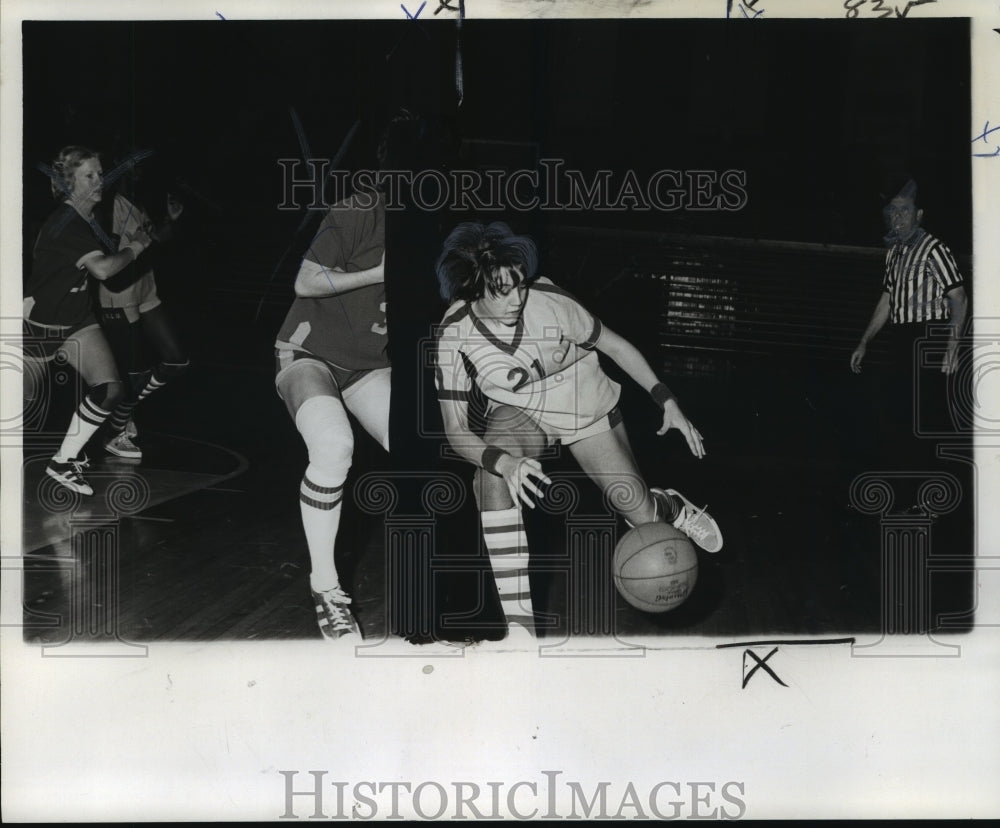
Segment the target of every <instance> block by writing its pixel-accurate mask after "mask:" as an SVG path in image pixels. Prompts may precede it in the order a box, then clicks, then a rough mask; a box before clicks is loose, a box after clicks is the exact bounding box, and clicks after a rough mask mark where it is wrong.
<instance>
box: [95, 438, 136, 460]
mask: <svg viewBox="0 0 1000 828" xmlns="http://www.w3.org/2000/svg"><path fill="white" fill-rule="evenodd" d="M104 449H105V450H106V451H107V452H108V453H109V454H114V455H115V456H117V457H127V458H129V459H130V460H142V449H141V448H139V447H138V446H137V445H136V444H135V443H133V442H132V440H131V439H130V438H129V436H128V434H126V433H125V432H124V431H123V432H122V433H121V434H119V435H118V436H117V437H112V438H111V439H110V440H108V441H107V442H106V443H105V444H104Z"/></svg>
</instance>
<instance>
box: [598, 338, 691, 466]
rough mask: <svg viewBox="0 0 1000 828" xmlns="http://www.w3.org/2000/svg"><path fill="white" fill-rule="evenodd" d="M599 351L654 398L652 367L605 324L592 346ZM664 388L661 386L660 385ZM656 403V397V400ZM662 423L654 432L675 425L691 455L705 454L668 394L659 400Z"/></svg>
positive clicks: (685, 418) (687, 421) (654, 383)
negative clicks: (594, 344)
mask: <svg viewBox="0 0 1000 828" xmlns="http://www.w3.org/2000/svg"><path fill="white" fill-rule="evenodd" d="M595 347H596V348H597V350H599V351H600V352H601V353H602V354H605V355H607V356H608V357H610V358H611V359H613V360H614V361H615V362H616V363H617V364H618V365H619V366H620V367H621V368H622V370H623V371H625V373H626V374H628V375H629V376H630V377H631V378H632V379H633V380H635V382H636V383H638V384H639V385H640V386H642V387H643V388H644V389H645V390H646V392H647V393H649V394H650V395H652V396H653V398H654V399H657V397H658V392H657V391H654V389H656V388H657V386H659V385H661V383H660V379H659V377H657V376H656V374H655V373H654V371H653V369H652V368H650V367H649V363H648V362H647V361H646V358H645V357H644V356H643V355H642V354H641V353H640V351H639V349H638V348H636V347H635V345H633V344H632V343H631V342H629V341H628V340H627V339H625V338H624V337H622V336H619V335H618V334H616V333H615V332H614V331H612V330H611V329H610V328H608V327H607V326H603V327H602V329H601V335H600V338H599V339H598V340H597V344H596V346H595ZM664 387H665V386H664ZM657 401H658V402H660V400H657ZM661 404H662V406H663V424H662V425H661V426H660V429H659V430H658V431H657V432H656V433H657V434H660V435H662V434H666V433H667V432H668V431H669V430H670V429H671V428H676V429H677V430H678V431H680V433H681V434H682V435H684V439H685V440H686V441H687V444H688V448H689V449H691V453H692V454H693V455H694V456H695V457H699V458H700V457H704V456H705V446H704V443H703V442H702V437H701V433H700V432H699V431H698V429H696V428H695V427H694V424H693V423H692V422H691V421H690V420H688V418H687V417H685V416H684V412H683V411H681V407H680V405H679V404H678V402H677V399H676V398H675V397H674V396H673V395H672V394H671V395H670V396H669V397H668V398H667V399H665V400H662V402H661Z"/></svg>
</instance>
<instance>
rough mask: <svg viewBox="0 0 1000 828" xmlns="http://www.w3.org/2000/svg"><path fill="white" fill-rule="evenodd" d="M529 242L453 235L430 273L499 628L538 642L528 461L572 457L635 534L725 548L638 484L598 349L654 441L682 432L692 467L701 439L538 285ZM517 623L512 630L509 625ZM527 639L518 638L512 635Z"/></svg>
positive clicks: (674, 505) (660, 390) (635, 354)
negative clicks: (637, 397) (645, 398)
mask: <svg viewBox="0 0 1000 828" xmlns="http://www.w3.org/2000/svg"><path fill="white" fill-rule="evenodd" d="M537 264H538V253H537V250H536V247H535V243H534V242H533V241H532V240H531V239H530V238H528V237H526V236H515V235H513V234H512V233H511V231H510V229H509V228H508V227H507V225H505V224H503V223H501V222H496V223H493V224H490V225H489V226H485V225H483V224H478V223H465V224H460V225H458V226H457V227H456V228H455V229H454V230H453V231H452V233H451V234H450V235H449V236H448V238H447V239H446V241H445V244H444V251H443V252H442V254H441V256H440V258H439V259H438V262H437V275H438V280H439V283H440V287H441V294H442V296H443V297H444V298H445V300H446V301H449V302H453V304H452V305H451V307H449V309H448V311H447V313H446V314H445V317H444V320H443V322H442V324H441V326H440V329H439V333H438V336H437V351H436V366H435V373H436V380H437V387H438V396H439V398H440V402H441V408H442V414H443V419H444V425H445V431H446V432H447V435H448V440H449V442H450V444H451V445H452V447H453V448H454V449H455V450H456V451H457V452H458V453H459V454H460V455H461V456H462V457H464V458H465V459H466V460H468V461H469V462H470V463H473V464H474V465H476V466H477V467H478V469H477V471H476V477H475V490H476V497H477V501H478V505H479V509H480V512H481V515H482V525H483V535H484V540H485V543H486V548H487V552H488V553H489V557H490V562H491V565H492V567H493V572H494V576H495V578H496V582H497V588H498V592H499V593H500V600H501V605H502V607H503V610H504V614H505V616H506V618H507V622H508V628H509V629H510V630H512V631H514V630H515V629H516V627H523V628H524V629H525V630H527V631H528V632H529V633H533V632H534V620H533V612H532V609H531V595H530V591H529V586H528V573H527V549H526V547H527V544H526V539H525V533H524V527H523V523H522V519H521V512H520V507H521V504H522V503H524V504H527V505H528V506H533V503H532V496H534V497H541V496H542V489H540V488H539V483H548V482H549V479H548V477H546V475H545V473H544V471H543V470H542V466H541V464H540V463H539V462H538V460H537V459H535V457H536V456H537V455H538V454H539V453H540V452H541V451H542V449H544V448H545V447H546V446H549V445H552V444H554V443H557V442H558V443H562V444H563V445H565V446H567V447H568V448H569V450H570V452H571V453H572V454H573V456H574V458H575V459H576V460H577V462H578V463H579V464H580V466H581V468H582V469H583V470H584V471H585V472H586V473H587V474H588V475H589V476H590V477H591V479H593V480H594V482H595V483H596V484H597V485H598V486H599V487H600V488H601V489H602V490H603V491H604V493H605V495H606V497H607V498H608V500H609V502H610V503H611V505H612V506H613V507H614V508H615V509H616V510H617V511H618V512H619V513H620V514H621V515H622V516H623V517H624V518H625V520H626V521H627V522H628V523H629V524H630V525H632V526H637V525H639V524H642V523H648V522H652V521H656V520H663V521H667V522H670V523H672V524H673V525H674V526H676V527H677V528H678V529H680V530H681V531H683V532H684V533H685V534H687V535H688V536H689V537H690V538H691V539H692V540H693V541H694V542H695V543H697V544H698V545H699V546H701V547H702V548H703V549H705V550H706V551H708V552H716V551H718V550H719V549H720V548H721V547H722V535H721V533H720V531H719V527H718V525H717V524H716V522H715V521H714V520H713V519H712V518H711V517H710V516H709V515H708V514H707V513H706V512H705V510H704V509H701V510H698V509H695V508H694V506H693V504H691V503H690V502H689V501H688V500H687V499H686V498H684V497H683V496H682V495H681V494H679V493H678V492H676V491H674V490H672V489H667V490H665V491H664V490H660V489H649V488H647V486H646V484H645V483H644V482H643V481H642V479H641V477H640V475H639V471H638V468H637V465H636V462H635V459H634V457H633V455H632V450H631V448H630V446H629V441H628V437H627V435H626V433H625V426H624V424H623V422H622V418H621V414H620V412H619V410H618V407H617V404H618V396H619V391H620V386H618V385H617V384H616V383H614V382H612V381H611V380H610V379H609V378H608V376H607V375H606V374H605V373H604V371H603V370H602V369H601V366H600V363H599V361H598V357H597V353H596V351H601V352H602V353H604V354H606V355H607V356H608V357H610V358H611V359H613V360H614V361H615V362H616V363H617V364H618V365H620V366H621V367H622V368H623V369H624V370H625V372H626V373H627V374H628V375H629V376H630V377H631V378H632V379H633V380H635V382H637V383H639V385H641V386H642V387H643V388H645V389H646V390H647V391H648V392H649V394H650V396H652V398H653V400H654V401H655V402H656V403H657V404H658V405H659V406H660V407H661V408H662V409H663V422H662V426H661V427H660V429H659V431H658V432H657V434H664V433H666V432H667V431H668V430H669V429H671V428H676V429H678V430H679V431H680V432H681V434H683V436H684V439H685V440H686V441H687V444H688V447H689V448H690V450H691V452H692V453H693V454H694V455H695V456H696V457H699V458H700V457H703V456H704V454H705V449H704V446H703V443H702V436H701V434H700V433H699V432H698V430H697V429H696V428H695V427H694V426H693V425H692V424H691V422H690V421H688V419H687V418H686V417H685V416H684V414H683V412H682V411H681V408H680V406H679V405H678V403H677V400H676V398H675V397H674V396H673V394H672V393H671V392H670V391H669V390H668V389H667V387H666V386H665V385H664V384H663V383H661V382H660V381H659V380H658V379H657V377H656V375H655V374H654V373H653V371H652V369H651V368H650V367H649V364H648V363H647V362H646V360H645V359H644V358H643V356H642V355H641V354H640V353H639V351H638V350H637V349H636V348H635V347H634V346H633V345H631V344H630V343H629V342H627V341H626V340H624V339H623V338H622V337H620V336H619V335H618V334H616V333H614V332H613V331H611V330H609V329H608V328H606V327H604V326H603V325H602V324H601V322H600V320H598V319H596V318H595V317H593V316H592V315H591V314H590V313H589V312H588V311H587V310H586V309H585V308H584V307H583V306H582V305H580V304H579V302H577V301H576V300H575V299H574V298H573V297H572V296H570V295H569V294H568V293H566V292H565V291H563V290H562V289H560V288H559V287H557V286H556V285H555V284H553V283H552V282H551V281H549V280H548V279H543V278H538V277H537V276H536V274H535V271H536V269H537ZM477 390H478V392H481V394H482V395H483V396H485V398H486V406H487V411H486V425H485V431H484V432H483V433H482V435H481V436H480V435H479V434H477V433H475V432H474V430H473V428H472V427H471V426H470V419H469V402H470V399H471V398H472V395H473V394H474V393H476V392H477ZM515 625H516V626H515ZM521 634H522V635H523V632H521Z"/></svg>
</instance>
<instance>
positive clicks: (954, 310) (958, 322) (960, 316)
mask: <svg viewBox="0 0 1000 828" xmlns="http://www.w3.org/2000/svg"><path fill="white" fill-rule="evenodd" d="M944 298H945V301H947V302H948V307H949V308H950V310H951V312H950V314H949V321H950V323H951V331H950V333H949V336H948V351H947V353H946V354H945V357H944V363H943V364H942V365H941V372H942V373H943V374H952V373H954V372H955V369H957V368H958V341H959V337H961V335H962V331H963V330H964V329H965V315H966V313H968V310H969V299H968V297H967V296H966V295H965V288H964V287H962V285H958V286H957V287H954V288H952V289H951V290H949V291H948V292H947V293H946V294H945V295H944Z"/></svg>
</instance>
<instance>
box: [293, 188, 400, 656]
mask: <svg viewBox="0 0 1000 828" xmlns="http://www.w3.org/2000/svg"><path fill="white" fill-rule="evenodd" d="M384 252H385V202H384V200H383V198H382V197H381V196H379V197H378V198H377V199H374V198H371V199H366V201H365V203H364V204H362V203H361V202H360V201H357V199H356V197H352V198H350V199H347V200H346V201H344V202H342V203H339V204H336V205H334V207H332V208H331V209H330V211H329V213H328V214H327V215H326V217H325V218H324V219H323V223H322V224H321V225H320V228H319V231H318V232H317V234H316V236H315V238H314V239H313V240H312V243H311V245H310V247H309V250H308V252H307V253H306V255H305V257H304V258H303V260H302V264H301V266H300V268H299V272H298V275H297V277H296V279H295V295H296V299H295V301H294V303H293V304H292V307H291V309H290V310H289V312H288V315H287V316H286V318H285V322H284V324H283V325H282V326H281V330H280V331H279V333H278V340H277V342H276V343H275V348H276V356H277V375H276V377H275V383H276V385H277V389H278V394H279V395H280V396H281V398H282V399H283V400H284V402H285V405H286V406H287V408H288V413H289V414H290V415H291V417H292V419H293V420H294V421H295V427H296V428H297V429H298V431H299V434H301V435H302V439H303V441H304V442H305V444H306V447H307V449H308V451H309V465H308V466H307V467H306V470H305V475H304V476H303V478H302V485H301V487H300V489H299V506H300V509H301V513H302V525H303V528H304V529H305V534H306V543H307V545H308V547H309V558H310V562H311V564H312V574H311V575H310V586H311V589H312V597H313V601H314V602H315V605H316V615H317V621H318V623H319V628H320V632H321V633H322V634H323V636H324V637H325V638H326V639H328V640H337V639H339V638H342V637H344V636H351V637H359V636H360V634H361V633H360V629H359V628H358V624H357V621H356V620H355V618H354V616H353V615H352V613H351V610H350V606H349V605H350V603H351V599H350V597H349V596H348V595H347V593H346V592H345V591H344V589H343V586H342V584H341V583H340V578H339V575H338V572H337V566H336V563H335V561H334V547H335V544H336V541H337V531H338V529H339V527H340V511H341V500H342V498H343V489H344V482H345V480H346V479H347V473H348V471H349V470H350V468H351V460H352V456H353V453H354V435H353V432H352V429H351V423H350V421H349V420H348V418H347V412H348V411H349V412H350V413H351V414H353V415H354V416H355V417H356V418H357V420H358V422H359V423H360V424H361V427H362V428H364V429H365V431H367V432H368V433H369V434H370V435H371V436H372V437H374V438H375V440H376V441H377V442H378V443H379V444H380V445H381V446H382V447H383V448H384V449H386V450H387V451H388V449H389V391H390V374H389V370H390V369H389V361H388V358H387V356H386V345H387V336H386V335H387V329H386V325H385V310H386V305H385V274H384Z"/></svg>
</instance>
